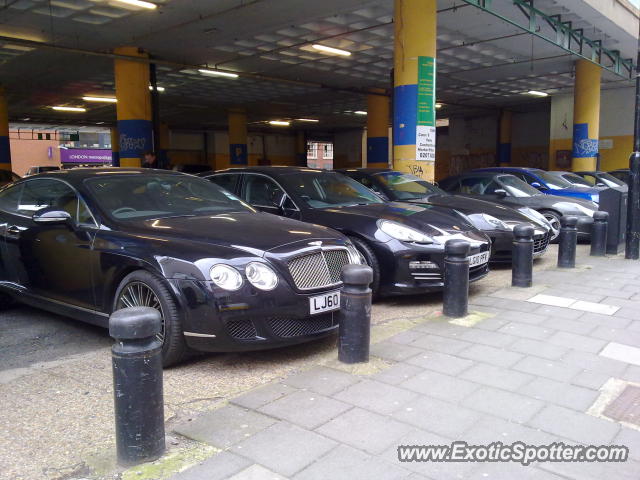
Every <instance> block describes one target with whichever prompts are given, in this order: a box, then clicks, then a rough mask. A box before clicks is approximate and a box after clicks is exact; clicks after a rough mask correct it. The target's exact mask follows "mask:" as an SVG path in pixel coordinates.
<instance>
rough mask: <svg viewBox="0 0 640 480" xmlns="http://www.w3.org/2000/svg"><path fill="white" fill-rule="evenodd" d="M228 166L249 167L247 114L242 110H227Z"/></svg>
mask: <svg viewBox="0 0 640 480" xmlns="http://www.w3.org/2000/svg"><path fill="white" fill-rule="evenodd" d="M228 121H229V164H230V165H231V166H234V165H249V154H248V151H247V114H246V112H245V111H244V110H229V113H228Z"/></svg>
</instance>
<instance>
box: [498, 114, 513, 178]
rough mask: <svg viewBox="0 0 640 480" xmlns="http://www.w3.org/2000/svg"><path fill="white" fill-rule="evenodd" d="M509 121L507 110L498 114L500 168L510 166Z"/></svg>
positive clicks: (510, 117) (509, 115) (510, 118)
mask: <svg viewBox="0 0 640 480" xmlns="http://www.w3.org/2000/svg"><path fill="white" fill-rule="evenodd" d="M511 120H512V113H511V112H510V111H509V110H502V112H500V133H499V135H500V141H499V142H498V163H499V164H500V166H501V167H508V166H509V165H510V164H511Z"/></svg>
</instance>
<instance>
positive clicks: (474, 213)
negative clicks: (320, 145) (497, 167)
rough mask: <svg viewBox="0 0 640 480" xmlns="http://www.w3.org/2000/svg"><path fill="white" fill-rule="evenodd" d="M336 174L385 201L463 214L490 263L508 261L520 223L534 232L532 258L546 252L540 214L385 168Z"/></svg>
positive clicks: (546, 240) (547, 228)
mask: <svg viewBox="0 0 640 480" xmlns="http://www.w3.org/2000/svg"><path fill="white" fill-rule="evenodd" d="M338 171H339V172H341V173H344V174H345V175H347V176H349V177H351V178H353V179H354V180H356V181H358V182H360V183H362V184H363V185H364V186H366V187H368V188H370V189H371V190H373V191H374V192H376V193H377V194H378V195H380V196H382V198H384V199H386V200H391V201H394V202H410V203H417V204H420V205H424V204H426V205H437V206H440V207H445V208H453V209H455V210H457V211H459V212H462V213H464V214H465V215H467V217H468V218H469V220H470V221H471V223H472V224H473V225H474V226H475V227H476V228H477V229H478V230H481V231H483V232H484V233H486V234H487V235H488V236H489V238H491V261H492V262H510V261H511V251H512V244H513V229H514V227H515V226H516V225H519V224H521V223H529V224H531V225H533V227H534V229H535V230H534V236H533V255H534V257H540V256H542V255H544V253H545V252H546V251H547V247H548V245H549V240H550V239H551V234H550V230H551V226H550V225H549V224H548V223H547V221H546V220H545V218H544V217H543V216H542V215H541V214H539V213H538V212H537V211H535V210H532V209H530V208H527V207H520V208H519V209H518V210H516V209H514V208H511V207H508V206H506V205H499V204H497V203H493V202H487V201H485V200H480V199H475V198H467V197H463V196H461V195H452V194H450V193H447V192H445V191H444V190H442V189H440V188H438V187H437V186H435V185H433V184H432V183H429V182H426V181H424V180H422V179H421V178H418V177H416V176H414V175H411V174H408V173H403V172H397V171H394V170H390V169H388V168H350V169H344V170H338Z"/></svg>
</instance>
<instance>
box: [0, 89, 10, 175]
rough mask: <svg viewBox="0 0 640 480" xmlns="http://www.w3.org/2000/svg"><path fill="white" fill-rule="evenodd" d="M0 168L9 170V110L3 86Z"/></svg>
mask: <svg viewBox="0 0 640 480" xmlns="http://www.w3.org/2000/svg"><path fill="white" fill-rule="evenodd" d="M0 169H2V170H11V146H10V145H9V110H8V108H7V98H6V97H5V91H4V88H3V87H0Z"/></svg>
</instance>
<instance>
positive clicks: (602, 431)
mask: <svg viewBox="0 0 640 480" xmlns="http://www.w3.org/2000/svg"><path fill="white" fill-rule="evenodd" d="M528 425H530V426H532V427H534V428H539V429H541V430H544V431H546V432H549V433H551V434H554V435H558V436H560V437H563V438H568V439H569V440H573V441H574V442H578V443H590V444H594V445H606V444H609V443H610V442H611V441H612V440H613V438H614V437H615V436H616V435H617V434H618V432H619V431H620V425H618V424H616V423H614V422H609V421H607V420H603V419H600V418H596V417H592V416H591V415H587V414H586V413H581V412H576V411H575V410H572V409H569V408H565V407H559V406H556V405H549V406H547V407H545V408H544V409H543V410H542V411H541V412H539V413H538V414H536V415H535V416H534V417H533V418H532V419H531V420H530V421H529V422H528Z"/></svg>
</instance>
